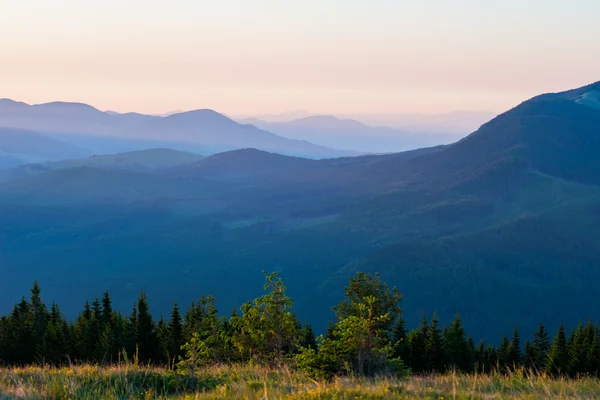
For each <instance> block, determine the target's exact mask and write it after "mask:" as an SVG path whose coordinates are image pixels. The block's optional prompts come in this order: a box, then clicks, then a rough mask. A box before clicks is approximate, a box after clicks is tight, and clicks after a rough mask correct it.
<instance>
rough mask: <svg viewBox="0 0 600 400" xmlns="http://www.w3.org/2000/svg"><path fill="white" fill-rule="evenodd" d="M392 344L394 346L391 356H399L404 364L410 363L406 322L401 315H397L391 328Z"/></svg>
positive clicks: (410, 356) (410, 355)
mask: <svg viewBox="0 0 600 400" xmlns="http://www.w3.org/2000/svg"><path fill="white" fill-rule="evenodd" d="M392 344H393V346H394V353H393V358H400V359H401V360H403V361H404V363H405V364H406V365H411V364H412V354H411V347H410V343H409V340H408V335H407V332H406V323H405V322H404V319H402V317H401V316H400V317H398V319H397V321H396V325H394V327H393V328H392Z"/></svg>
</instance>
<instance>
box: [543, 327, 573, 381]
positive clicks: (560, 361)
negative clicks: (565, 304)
mask: <svg viewBox="0 0 600 400" xmlns="http://www.w3.org/2000/svg"><path fill="white" fill-rule="evenodd" d="M568 368H569V348H568V346H567V339H566V337H565V327H564V326H563V324H560V327H559V328H558V332H557V334H556V337H555V338H554V340H553V341H552V346H551V347H550V353H549V354H548V360H547V361H546V372H547V373H549V374H552V375H559V374H564V373H566V372H567V371H568Z"/></svg>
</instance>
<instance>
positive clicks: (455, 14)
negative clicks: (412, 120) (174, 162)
mask: <svg viewBox="0 0 600 400" xmlns="http://www.w3.org/2000/svg"><path fill="white" fill-rule="evenodd" d="M575 3H576V5H577V6H576V7H575V6H573V2H570V3H569V4H567V3H564V4H563V3H561V4H554V5H553V7H548V6H547V2H544V1H541V0H536V1H533V2H530V3H528V4H527V6H526V7H523V6H522V5H521V4H520V3H519V2H517V1H516V0H509V1H506V2H503V3H502V4H495V5H493V6H491V5H482V4H480V3H479V2H474V1H469V0H462V1H458V2H453V3H452V4H447V3H444V2H442V1H436V0H429V1H425V2H419V3H413V2H402V3H398V2H389V1H384V0H379V1H374V2H371V3H369V4H368V5H367V4H362V3H360V2H357V1H351V2H342V1H340V0H330V1H326V2H317V1H316V0H312V1H308V2H306V1H305V2H288V3H285V4H277V3H271V2H269V1H267V0H263V1H261V2H258V3H253V4H246V3H238V2H233V1H223V2H219V3H207V2H199V3H196V2H190V1H187V0H180V1H176V2H172V3H168V4H167V3H161V2H158V1H150V2H142V1H141V0H132V1H130V2H127V4H121V3H120V2H118V1H117V0H107V1H105V2H103V3H102V4H94V5H93V6H92V5H90V4H85V3H81V2H76V1H74V0H67V1H65V2H64V4H63V7H60V8H59V7H55V5H53V4H52V3H50V4H49V2H43V1H39V0H34V1H31V2H27V3H16V2H13V3H10V4H7V5H5V6H4V7H5V8H6V9H5V10H4V11H5V12H3V13H2V14H1V15H0V34H2V35H3V36H4V37H11V40H10V41H4V42H3V43H0V51H1V52H2V54H3V56H4V57H3V63H2V65H1V66H0V86H1V87H2V88H3V89H2V90H3V93H2V94H1V95H2V96H4V97H7V98H11V99H15V100H20V101H25V102H27V103H29V104H31V103H36V104H38V103H46V102H51V101H56V100H61V101H67V102H80V103H85V104H91V105H93V106H94V107H96V108H98V109H100V110H112V111H116V112H119V113H126V112H139V113H143V114H163V113H167V112H171V111H172V110H193V109H212V110H216V111H218V112H220V113H223V114H226V115H235V116H237V115H256V114H280V113H286V112H289V111H290V110H311V113H314V114H318V115H350V114H360V113H365V114H390V113H402V114H406V113H408V114H415V113H416V114H440V113H449V112H454V111H458V110H468V111H476V112H477V111H482V112H493V113H500V112H502V111H505V110H507V109H509V108H511V107H513V106H515V105H516V104H518V103H520V102H521V101H523V100H525V99H528V98H531V97H533V96H535V95H537V94H539V93H547V92H557V91H561V90H565V88H574V87H580V86H583V85H585V84H587V83H590V82H593V81H596V80H597V79H598V78H597V71H599V70H600V54H599V53H598V52H593V51H589V49H593V48H594V46H595V38H597V37H599V36H600V27H598V24H596V21H595V16H596V15H598V14H600V3H598V2H595V1H592V0H578V1H576V2H575ZM569 26H571V27H576V28H577V29H558V28H557V27H569ZM15 33H17V34H15Z"/></svg>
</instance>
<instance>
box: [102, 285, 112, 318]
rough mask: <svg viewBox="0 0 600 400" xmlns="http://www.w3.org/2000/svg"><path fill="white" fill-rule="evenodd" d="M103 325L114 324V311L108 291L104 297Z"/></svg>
mask: <svg viewBox="0 0 600 400" xmlns="http://www.w3.org/2000/svg"><path fill="white" fill-rule="evenodd" d="M101 319H102V323H103V324H104V325H108V324H111V323H112V319H113V311H112V300H111V299H110V295H109V294H108V290H106V291H105V292H104V294H103V296H102V318H101Z"/></svg>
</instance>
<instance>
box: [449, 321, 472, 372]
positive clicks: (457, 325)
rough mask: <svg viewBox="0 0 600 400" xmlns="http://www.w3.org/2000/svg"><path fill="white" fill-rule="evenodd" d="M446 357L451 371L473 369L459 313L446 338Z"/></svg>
mask: <svg viewBox="0 0 600 400" xmlns="http://www.w3.org/2000/svg"><path fill="white" fill-rule="evenodd" d="M444 355H445V359H446V368H447V369H449V370H459V371H468V370H469V369H470V368H471V364H472V363H471V362H470V357H471V355H470V350H469V347H468V343H467V339H466V337H465V329H464V327H463V324H462V320H461V319H460V316H459V315H458V313H456V316H455V317H454V320H453V321H452V324H450V326H449V327H448V330H447V331H446V333H445V336H444Z"/></svg>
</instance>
